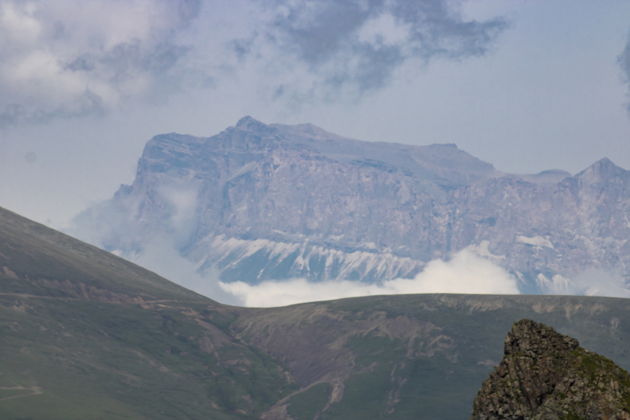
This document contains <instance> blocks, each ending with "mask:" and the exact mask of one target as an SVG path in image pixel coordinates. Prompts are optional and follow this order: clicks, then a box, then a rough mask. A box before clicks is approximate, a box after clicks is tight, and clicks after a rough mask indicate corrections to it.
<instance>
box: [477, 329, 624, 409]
mask: <svg viewBox="0 0 630 420" xmlns="http://www.w3.org/2000/svg"><path fill="white" fill-rule="evenodd" d="M504 353H505V354H504V357H503V360H502V361H501V363H500V364H499V366H498V367H497V368H496V369H495V370H494V371H493V372H492V373H491V374H490V377H489V378H488V379H487V380H486V381H485V382H484V383H483V385H482V387H481V390H480V391H479V393H478V395H477V398H476V399H475V401H474V404H473V415H472V419H473V420H491V419H497V420H498V419H506V420H517V419H519V420H523V419H532V420H554V419H558V420H560V419H568V420H570V419H618V420H621V419H630V374H628V372H626V371H625V370H623V369H621V368H620V367H618V366H617V365H615V364H614V363H613V362H612V361H610V360H609V359H607V358H605V357H603V356H600V355H598V354H596V353H592V352H590V351H588V350H585V349H584V348H582V347H580V345H579V343H578V341H577V340H576V339H574V338H571V337H569V336H566V335H562V334H559V333H557V332H556V331H555V330H553V329H552V328H550V327H548V326H546V325H544V324H541V323H537V322H534V321H531V320H528V319H524V320H521V321H519V322H517V323H515V324H514V326H513V327H512V330H511V331H510V332H509V333H508V335H507V337H506V338H505V350H504Z"/></svg>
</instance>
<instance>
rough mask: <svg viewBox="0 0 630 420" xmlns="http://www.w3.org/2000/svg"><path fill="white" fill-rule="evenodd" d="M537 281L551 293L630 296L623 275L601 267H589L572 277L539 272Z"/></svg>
mask: <svg viewBox="0 0 630 420" xmlns="http://www.w3.org/2000/svg"><path fill="white" fill-rule="evenodd" d="M537 282H538V285H539V287H540V289H541V291H542V292H543V293H545V294H550V295H584V296H608V297H630V288H628V285H627V284H626V281H625V279H624V278H623V276H621V275H619V274H615V273H611V272H608V271H605V270H601V269H594V268H593V269H589V270H586V271H584V272H582V273H579V274H577V275H575V276H573V277H572V278H568V277H565V276H561V275H559V274H555V275H553V276H552V277H551V278H549V277H547V276H545V275H544V274H539V275H538V277H537Z"/></svg>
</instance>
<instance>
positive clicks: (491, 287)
mask: <svg viewBox="0 0 630 420" xmlns="http://www.w3.org/2000/svg"><path fill="white" fill-rule="evenodd" d="M219 284H220V286H221V288H222V289H223V290H224V291H226V292H228V293H230V294H232V295H234V296H236V297H237V298H238V300H239V301H240V304H242V305H244V306H260V307H267V306H283V305H290V304H294V303H300V302H310V301H317V300H328V299H339V298H347V297H355V296H371V295H393V294H403V293H474V294H518V293H519V289H518V286H517V280H516V279H515V278H514V277H513V276H511V275H510V274H509V273H508V272H507V271H505V270H504V269H503V268H501V267H499V266H497V265H495V264H494V263H492V262H490V261H489V260H487V259H485V258H482V257H480V256H478V255H477V254H475V253H474V252H473V251H471V250H469V249H464V250H462V251H460V252H458V253H456V254H454V255H453V257H452V258H451V259H449V260H446V261H445V260H433V261H431V262H429V263H428V264H427V265H426V267H425V269H424V270H423V271H422V272H421V273H419V274H418V275H417V276H416V277H415V278H413V279H394V280H390V281H385V282H384V283H383V284H380V285H379V284H365V283H359V282H353V281H334V282H332V281H331V282H318V283H312V282H307V281H306V280H304V279H294V280H288V281H268V282H264V283H261V284H259V285H249V284H247V283H244V282H235V283H219Z"/></svg>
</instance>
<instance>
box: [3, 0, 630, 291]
mask: <svg viewBox="0 0 630 420" xmlns="http://www.w3.org/2000/svg"><path fill="white" fill-rule="evenodd" d="M629 36H630V2H628V1H621V0H618V1H616V0H602V1H597V2H594V1H589V0H570V1H569V0H552V1H550V0H538V1H536V0H528V1H525V0H513V1H506V0H422V1H420V0H419V1H410V0H344V1H339V0H318V1H304V0H303V1H298V0H264V1H263V0H230V1H227V0H87V1H81V2H78V1H73V0H54V1H43V0H33V1H29V0H0V179H1V180H2V181H1V182H0V206H3V207H6V208H9V209H11V210H13V211H16V212H18V213H20V214H23V215H25V216H27V217H30V218H33V219H35V220H37V221H40V222H43V223H46V224H48V225H50V226H52V227H55V228H63V227H65V226H67V225H68V223H69V222H70V220H71V219H72V218H73V217H74V216H75V215H76V214H77V213H79V212H80V211H81V210H83V209H85V208H86V207H88V206H90V205H93V204H95V203H97V202H99V201H102V200H105V199H107V198H109V197H111V195H112V194H113V193H114V191H115V190H116V189H117V188H118V186H119V185H120V184H125V183H127V184H128V183H131V182H132V180H133V176H134V173H135V165H136V162H137V159H138V158H139V156H140V154H141V152H142V148H143V146H144V144H145V143H146V142H147V140H148V139H149V138H151V137H152V136H154V135H156V134H159V133H165V132H180V133H187V134H193V135H199V136H210V135H212V134H216V133H218V132H220V131H221V130H223V129H225V128H226V127H228V126H231V125H234V124H235V123H236V121H237V120H238V119H239V118H241V117H242V116H244V115H251V116H253V117H255V118H257V119H259V120H261V121H264V122H268V123H271V122H280V123H302V122H310V123H313V124H315V125H318V126H320V127H322V128H325V129H327V130H328V131H332V132H335V133H338V134H341V135H344V136H347V137H352V138H359V139H364V140H372V141H395V142H400V143H408V144H418V145H421V144H431V143H456V144H457V145H458V146H459V147H460V148H461V149H463V150H466V151H468V152H469V153H472V154H473V155H475V156H477V157H479V158H481V159H483V160H485V161H488V162H490V163H492V164H494V165H495V167H496V168H497V169H499V170H502V171H506V172H515V173H532V172H538V171H541V170H545V169H552V168H554V169H556V168H557V169H564V170H568V171H570V172H572V173H575V172H578V171H580V170H582V169H584V168H585V167H587V166H588V165H590V164H591V163H593V162H595V161H596V160H598V159H600V158H602V157H604V156H607V157H609V158H611V159H612V160H613V161H614V162H615V163H617V164H618V165H620V166H622V167H625V168H630V114H629V109H630V108H629V103H630V96H629V84H628V80H629V79H630V46H629V45H630V44H629ZM392 287H393V286H392Z"/></svg>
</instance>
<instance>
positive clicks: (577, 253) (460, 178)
mask: <svg viewBox="0 0 630 420" xmlns="http://www.w3.org/2000/svg"><path fill="white" fill-rule="evenodd" d="M628 214H630V171H626V170H624V169H622V168H619V167H617V166H615V165H614V163H612V162H611V161H610V160H608V159H602V160H600V161H598V162H596V163H595V164H593V165H592V166H591V167H589V168H587V169H585V170H584V171H582V172H580V173H578V174H576V175H573V176H572V175H570V174H568V173H566V172H563V171H558V170H551V171H544V172H541V173H540V174H536V175H514V174H506V173H502V172H499V171H497V170H495V169H494V168H493V166H492V165H490V164H488V163H486V162H483V161H481V160H479V159H477V158H475V157H473V156H471V155H469V154H468V153H466V152H464V151H462V150H460V149H458V148H457V146H455V145H454V144H433V145H429V146H410V145H403V144H395V143H383V142H366V141H358V140H351V139H347V138H343V137H341V136H338V135H335V134H332V133H329V132H327V131H324V130H323V129H321V128H318V127H315V126H313V125H310V124H299V125H282V124H264V123H262V122H260V121H257V120H255V119H253V118H251V117H245V118H243V119H241V120H240V121H239V122H238V123H237V124H236V125H235V126H234V127H229V128H227V129H226V130H225V131H223V132H221V133H219V134H217V135H215V136H212V137H207V138H206V137H193V136H187V135H180V134H175V133H171V134H164V135H159V136H156V137H154V138H152V139H151V140H150V141H149V142H148V143H147V145H146V147H145V149H144V152H143V154H142V156H141V158H140V160H139V163H138V169H137V174H136V177H135V179H134V181H133V183H132V184H131V185H123V186H121V188H120V189H119V190H118V191H117V192H116V194H115V195H114V197H113V198H112V199H111V200H108V201H107V202H105V203H102V204H100V205H97V206H94V207H92V208H91V209H89V210H87V211H85V212H84V213H83V214H82V215H80V216H79V217H78V218H77V229H76V230H75V231H74V232H75V233H76V234H77V235H78V236H79V237H81V238H83V239H86V240H88V241H89V242H91V243H95V244H97V245H99V246H101V247H104V248H106V249H108V250H111V251H114V252H117V253H120V254H122V255H125V256H126V257H128V258H132V259H133V258H134V257H137V256H138V255H141V254H142V253H143V252H144V250H145V249H146V248H147V247H150V246H151V244H153V243H155V242H156V241H157V242H160V243H164V242H168V243H169V244H171V245H172V246H173V247H175V248H176V250H177V253H179V254H180V255H183V256H184V257H185V258H187V259H188V260H190V261H191V262H192V263H194V264H195V266H196V267H197V268H198V270H199V272H201V273H204V274H205V275H207V276H212V275H214V274H216V273H218V274H219V277H220V278H221V279H222V280H223V281H227V282H229V281H235V280H240V281H244V282H248V283H250V284H256V283H259V282H261V281H264V280H270V279H272V280H276V279H287V278H306V279H308V280H310V281H321V280H339V279H349V280H359V281H363V282H381V281H384V280H390V279H393V278H397V277H413V276H414V275H415V274H417V273H418V272H420V271H421V270H422V269H423V267H425V265H426V264H427V263H428V262H429V261H431V260H433V259H436V258H443V259H444V258H448V257H449V256H450V255H451V254H452V253H453V252H456V251H459V250H461V249H463V248H466V247H469V249H473V250H475V251H476V252H477V253H479V254H481V255H483V256H484V257H487V258H490V259H491V260H493V261H494V262H496V263H497V264H499V265H501V266H502V267H504V268H506V269H507V270H509V271H510V272H511V273H512V274H514V275H515V276H516V277H517V278H518V279H519V280H520V282H521V283H520V287H521V290H522V291H525V292H536V293H537V292H548V291H554V292H558V291H560V292H562V291H563V290H564V289H563V287H565V286H566V282H567V281H568V280H567V279H573V278H575V277H579V276H580V275H581V274H582V273H584V272H585V271H589V270H590V271H593V270H595V271H597V270H601V271H606V272H610V273H615V274H618V275H621V277H623V279H625V280H626V281H627V280H628V279H629V278H630V241H628V238H629V237H630V223H629V222H628ZM565 292H566V290H565Z"/></svg>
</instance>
